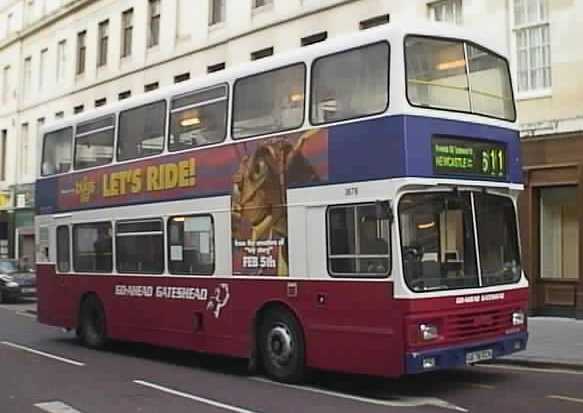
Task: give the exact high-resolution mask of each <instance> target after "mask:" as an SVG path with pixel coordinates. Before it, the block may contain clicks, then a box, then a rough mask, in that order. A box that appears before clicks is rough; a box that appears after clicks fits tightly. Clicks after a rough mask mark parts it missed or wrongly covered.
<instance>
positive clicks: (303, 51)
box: [42, 20, 505, 134]
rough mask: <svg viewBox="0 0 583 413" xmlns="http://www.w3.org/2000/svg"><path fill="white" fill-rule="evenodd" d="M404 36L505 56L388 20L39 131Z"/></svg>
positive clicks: (435, 26) (453, 33) (457, 31)
mask: <svg viewBox="0 0 583 413" xmlns="http://www.w3.org/2000/svg"><path fill="white" fill-rule="evenodd" d="M407 35H422V36H435V37H443V38H452V39H460V40H465V41H469V42H473V43H477V44H479V45H480V46H482V47H485V48H486V49H489V50H491V51H493V52H494V53H497V54H499V55H502V56H504V55H505V53H504V52H503V51H501V50H500V49H499V48H497V47H496V44H495V43H494V42H492V40H491V39H488V38H487V37H485V36H483V35H482V34H480V33H478V32H475V31H470V30H467V29H463V28H461V27H459V26H456V25H451V24H447V23H428V22H420V21H417V20H414V21H411V22H410V24H406V23H400V24H395V23H390V24H386V25H382V26H378V27H374V28H371V29H367V30H363V31H358V32H353V33H350V34H346V35H342V36H338V37H335V38H331V39H328V40H326V41H325V42H320V43H316V44H313V45H310V46H306V47H302V48H298V49H294V50H291V51H287V52H285V53H281V54H276V55H274V56H270V57H267V58H264V59H260V60H257V61H252V62H247V63H242V64H240V65H237V66H233V67H230V68H227V69H225V70H222V71H220V72H215V73H210V74H204V75H201V76H198V77H195V78H193V79H190V80H188V81H184V82H181V83H179V84H175V85H169V86H165V87H162V88H160V89H158V90H155V91H152V92H148V93H143V94H140V95H136V96H133V97H130V98H128V99H125V100H123V101H119V102H115V103H112V104H109V105H106V106H103V107H100V108H97V109H92V110H89V111H87V112H83V113H80V114H77V115H72V116H69V117H67V118H65V119H60V120H56V121H54V122H50V123H48V124H46V125H45V126H44V127H43V130H42V133H43V134H44V133H46V132H50V131H54V130H59V129H62V128H65V127H68V126H72V125H76V124H79V123H82V122H85V121H88V120H92V119H95V118H98V117H101V116H106V115H110V114H115V113H117V112H120V111H123V110H126V109H130V108H133V107H138V106H141V105H144V104H147V103H151V102H155V101H159V100H165V99H168V98H171V97H175V96H180V95H181V94H186V93H189V92H192V91H195V90H198V89H203V88H205V87H210V86H216V85H218V84H221V83H225V84H227V83H228V84H232V83H233V82H234V81H236V79H238V78H243V77H246V76H249V75H252V74H256V73H261V72H264V71H268V70H270V69H274V68H278V67H282V66H286V65H290V64H293V63H297V62H302V61H304V62H308V63H309V62H311V61H312V60H314V59H316V58H318V57H320V56H325V55H328V54H333V53H335V52H337V51H341V50H346V49H351V48H354V47H358V46H361V45H365V44H369V43H374V42H377V41H383V40H388V41H389V42H390V44H391V47H397V48H402V40H403V39H404V38H405V37H406V36H407Z"/></svg>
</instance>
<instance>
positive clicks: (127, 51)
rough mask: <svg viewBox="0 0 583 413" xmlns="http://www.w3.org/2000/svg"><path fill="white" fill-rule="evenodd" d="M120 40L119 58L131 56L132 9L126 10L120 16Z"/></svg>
mask: <svg viewBox="0 0 583 413" xmlns="http://www.w3.org/2000/svg"><path fill="white" fill-rule="evenodd" d="M121 24H122V28H121V30H122V39H121V57H128V56H131V54H132V38H133V32H134V9H129V10H126V11H124V12H123V13H122V15H121Z"/></svg>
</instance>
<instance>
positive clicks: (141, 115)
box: [117, 100, 166, 161]
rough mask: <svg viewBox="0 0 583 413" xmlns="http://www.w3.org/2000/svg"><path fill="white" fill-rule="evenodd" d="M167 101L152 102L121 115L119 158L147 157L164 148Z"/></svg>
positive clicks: (118, 145) (120, 159)
mask: <svg viewBox="0 0 583 413" xmlns="http://www.w3.org/2000/svg"><path fill="white" fill-rule="evenodd" d="M165 124H166V101H163V100H162V101H158V102H154V103H150V104H147V105H144V106H141V107H138V108H135V109H129V110H126V111H125V112H122V113H121V114H120V116H119V136H118V144H117V159H118V160H119V161H126V160H129V159H137V158H145V157H147V156H152V155H157V154H159V153H161V152H162V150H163V149H164V127H165Z"/></svg>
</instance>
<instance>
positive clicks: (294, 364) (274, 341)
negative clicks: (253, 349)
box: [258, 308, 305, 383]
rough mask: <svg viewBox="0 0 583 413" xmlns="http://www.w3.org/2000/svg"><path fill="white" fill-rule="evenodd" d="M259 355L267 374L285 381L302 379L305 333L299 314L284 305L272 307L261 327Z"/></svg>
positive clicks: (294, 381)
mask: <svg viewBox="0 0 583 413" xmlns="http://www.w3.org/2000/svg"><path fill="white" fill-rule="evenodd" d="M258 341H259V343H258V344H259V346H258V348H259V357H260V360H261V365H262V367H263V369H264V370H265V373H266V374H267V376H269V377H270V378H271V379H274V380H277V381H281V382H284V383H298V382H300V381H302V379H303V377H304V372H305V342H304V333H303V331H302V328H301V326H300V323H299V322H298V320H297V319H296V317H295V316H294V315H293V314H291V313H290V312H289V311H287V310H285V309H283V308H275V309H272V310H269V311H268V312H267V314H265V316H264V317H263V320H262V322H261V324H260V328H259V338H258Z"/></svg>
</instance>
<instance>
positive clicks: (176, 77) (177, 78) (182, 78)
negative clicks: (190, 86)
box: [174, 73, 190, 83]
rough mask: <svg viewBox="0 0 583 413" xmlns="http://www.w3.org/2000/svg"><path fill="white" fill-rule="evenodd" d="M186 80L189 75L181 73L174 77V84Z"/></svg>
mask: <svg viewBox="0 0 583 413" xmlns="http://www.w3.org/2000/svg"><path fill="white" fill-rule="evenodd" d="M188 79H190V73H183V74H181V75H176V76H174V83H180V82H186V81H187V80H188Z"/></svg>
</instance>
